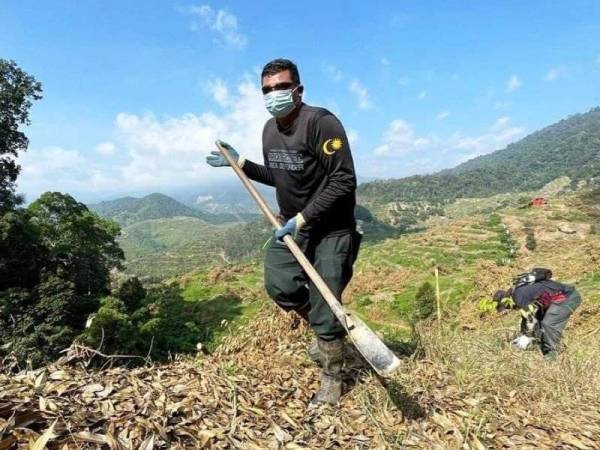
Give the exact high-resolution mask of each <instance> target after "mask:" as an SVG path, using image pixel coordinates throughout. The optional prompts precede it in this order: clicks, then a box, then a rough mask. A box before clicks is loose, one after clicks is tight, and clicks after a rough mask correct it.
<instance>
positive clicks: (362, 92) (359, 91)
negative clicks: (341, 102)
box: [348, 80, 373, 109]
mask: <svg viewBox="0 0 600 450" xmlns="http://www.w3.org/2000/svg"><path fill="white" fill-rule="evenodd" d="M348 89H349V90H350V92H352V93H353V94H354V95H356V99H357V100H358V107H359V108H360V109H370V108H372V107H373V105H372V103H371V99H370V97H369V91H367V89H366V88H365V87H364V86H363V85H362V84H360V82H358V81H357V80H354V81H352V82H351V83H350V84H349V85H348Z"/></svg>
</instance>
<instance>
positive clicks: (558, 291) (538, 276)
mask: <svg viewBox="0 0 600 450" xmlns="http://www.w3.org/2000/svg"><path fill="white" fill-rule="evenodd" d="M551 278H552V271H550V270H548V269H542V268H536V269H532V271H531V272H527V273H524V274H520V275H518V276H517V277H516V278H515V279H514V280H513V285H512V286H511V287H510V288H509V289H508V290H506V291H504V290H499V291H497V292H496V293H495V294H494V301H495V302H496V303H497V306H496V309H497V310H498V311H504V310H506V309H518V310H519V311H520V313H521V335H520V336H519V337H518V338H516V339H515V340H514V341H513V343H514V344H515V345H517V347H519V348H521V349H525V348H527V347H528V346H529V345H530V344H531V343H532V342H533V341H534V339H539V341H540V347H541V350H542V354H543V355H544V358H545V359H547V360H553V359H555V358H556V353H557V351H558V346H559V343H560V340H561V337H562V334H563V331H564V329H565V326H566V324H567V321H568V320H569V317H571V314H573V312H574V311H575V310H576V309H577V307H578V306H579V305H580V304H581V296H580V295H579V293H578V292H577V290H576V289H575V287H573V286H571V285H568V284H563V283H559V282H557V281H554V280H552V279H551Z"/></svg>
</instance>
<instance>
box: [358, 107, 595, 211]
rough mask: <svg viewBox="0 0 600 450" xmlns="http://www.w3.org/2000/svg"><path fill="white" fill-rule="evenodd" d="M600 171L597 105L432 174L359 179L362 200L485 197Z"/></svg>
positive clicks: (437, 200)
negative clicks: (489, 151)
mask: <svg viewBox="0 0 600 450" xmlns="http://www.w3.org/2000/svg"><path fill="white" fill-rule="evenodd" d="M599 175H600V108H594V109H592V110H590V111H589V112H587V113H584V114H576V115H574V116H570V117H568V118H567V119H564V120H561V121H560V122H557V123H555V124H553V125H550V126H548V127H546V128H544V129H542V130H539V131H536V132H535V133H532V134H530V135H529V136H527V137H525V138H523V139H521V140H520V141H518V142H516V143H513V144H510V145H508V146H507V147H506V148H505V149H503V150H498V151H496V152H494V153H491V154H488V155H483V156H479V157H477V158H474V159H472V160H470V161H467V162H465V163H463V164H461V165H459V166H457V167H455V168H453V169H447V170H443V171H441V172H438V173H436V174H433V175H425V176H421V175H416V176H411V177H407V178H401V179H392V180H379V181H373V182H370V183H364V184H361V185H360V186H359V187H358V191H357V194H358V196H359V199H360V201H361V202H362V203H363V204H367V205H369V204H384V203H390V202H418V201H426V202H430V203H434V204H444V203H449V202H452V201H454V200H456V199H458V198H469V197H487V196H491V195H495V194H500V193H507V192H523V191H532V190H537V189H539V188H541V187H542V186H544V185H545V184H547V183H548V182H550V181H552V180H554V179H556V178H558V177H560V176H568V177H569V178H570V179H571V180H572V182H573V183H576V182H577V181H580V180H587V179H590V178H592V177H598V176H599Z"/></svg>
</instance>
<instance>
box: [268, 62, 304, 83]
mask: <svg viewBox="0 0 600 450" xmlns="http://www.w3.org/2000/svg"><path fill="white" fill-rule="evenodd" d="M284 70H289V71H290V74H291V75H292V81H293V82H294V84H298V85H299V84H300V74H299V73H298V67H296V64H294V63H293V62H292V61H290V60H289V59H284V58H277V59H274V60H273V61H269V62H268V63H267V64H266V65H265V67H264V68H263V70H262V73H261V74H260V80H261V82H262V79H263V78H264V77H269V76H272V75H275V74H277V73H279V72H283V71H284Z"/></svg>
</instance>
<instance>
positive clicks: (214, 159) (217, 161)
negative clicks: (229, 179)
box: [206, 141, 244, 167]
mask: <svg viewBox="0 0 600 450" xmlns="http://www.w3.org/2000/svg"><path fill="white" fill-rule="evenodd" d="M217 143H218V144H220V145H222V146H223V147H225V148H226V149H227V151H229V154H230V155H231V158H233V160H234V161H235V162H236V163H237V165H238V166H239V167H242V166H243V165H244V158H240V154H239V153H238V152H237V151H236V150H235V148H233V147H232V146H231V145H229V144H228V143H227V142H223V141H217ZM206 162H207V164H209V165H211V166H213V167H226V166H229V165H230V164H229V162H228V161H227V159H225V157H224V156H223V154H222V153H221V152H220V151H219V150H213V151H212V152H210V155H208V156H207V157H206Z"/></svg>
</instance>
